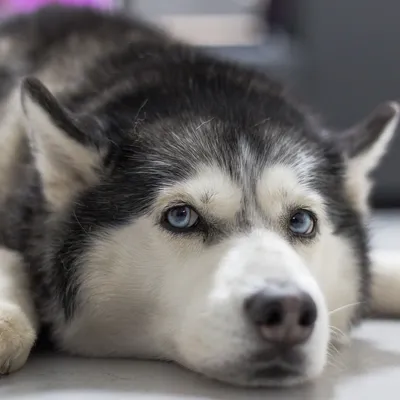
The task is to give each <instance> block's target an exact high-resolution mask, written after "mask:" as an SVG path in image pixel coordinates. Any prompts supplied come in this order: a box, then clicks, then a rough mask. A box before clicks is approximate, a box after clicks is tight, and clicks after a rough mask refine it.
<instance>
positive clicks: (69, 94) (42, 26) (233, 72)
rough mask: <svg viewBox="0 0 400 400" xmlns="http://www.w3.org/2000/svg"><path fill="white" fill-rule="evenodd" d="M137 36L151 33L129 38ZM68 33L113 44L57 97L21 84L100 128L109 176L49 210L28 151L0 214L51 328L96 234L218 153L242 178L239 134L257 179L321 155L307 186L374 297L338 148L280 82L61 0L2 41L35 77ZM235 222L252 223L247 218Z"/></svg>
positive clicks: (59, 121)
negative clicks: (271, 167) (58, 209)
mask: <svg viewBox="0 0 400 400" xmlns="http://www.w3.org/2000/svg"><path fill="white" fill-rule="evenodd" d="M129 33H132V35H133V36H134V34H139V35H140V36H141V37H143V38H144V39H142V40H134V39H128V38H127V37H128V36H129ZM71 35H78V36H82V37H88V36H90V37H92V36H93V37H98V40H99V41H101V40H102V38H103V37H105V36H107V38H108V40H114V42H115V46H113V47H111V49H108V50H107V51H105V52H104V54H102V55H101V56H99V57H96V59H94V60H93V61H92V62H91V63H88V64H87V65H85V66H84V67H83V68H82V72H81V75H80V76H76V77H75V79H76V81H77V82H79V85H75V86H74V85H72V87H71V88H68V87H67V88H66V89H65V90H64V91H62V92H60V93H57V94H54V98H53V95H50V94H49V93H47V92H45V91H43V90H42V89H41V86H40V85H39V84H38V83H37V81H35V80H32V79H31V80H27V81H25V90H27V91H28V92H29V93H30V94H31V96H33V97H34V98H35V101H36V102H38V103H39V104H41V105H42V106H43V107H44V109H45V110H46V111H47V112H48V113H49V114H50V115H51V117H52V118H53V119H54V120H55V124H56V125H57V126H58V127H60V128H61V129H64V130H65V131H66V132H67V133H68V134H69V135H71V136H72V137H73V138H74V139H76V140H78V141H79V142H81V143H82V144H84V145H86V144H88V143H93V135H95V136H96V137H101V143H102V146H103V145H104V146H105V147H106V148H107V154H106V156H105V158H104V160H105V161H104V163H105V164H104V165H102V166H101V169H102V172H101V179H100V181H99V183H98V184H96V185H94V186H93V187H89V188H87V190H86V191H84V192H83V193H81V194H79V196H78V197H77V198H76V199H74V201H73V202H71V204H70V206H69V208H68V210H67V212H66V213H64V214H63V215H61V216H57V217H55V218H49V215H50V210H49V209H48V207H47V205H46V204H45V201H44V200H43V194H42V189H41V185H40V181H39V177H38V176H37V174H36V172H35V171H34V170H33V166H32V162H31V158H30V156H27V157H28V161H27V162H26V163H25V164H24V165H25V166H24V168H22V169H23V176H24V179H21V181H20V184H19V185H17V188H16V189H15V191H14V192H13V193H12V194H11V195H10V197H9V199H7V201H6V202H5V203H4V204H3V205H2V209H1V218H0V221H1V225H0V237H1V238H2V243H3V244H5V245H6V246H9V247H11V248H15V249H18V250H19V251H20V252H21V253H22V254H24V257H25V259H26V261H27V263H28V265H29V271H30V272H31V274H32V282H33V288H32V289H33V291H34V293H35V295H36V300H37V304H38V308H39V310H40V311H41V317H42V320H43V322H44V323H46V324H49V326H50V328H51V330H52V329H54V328H57V326H56V324H57V321H58V317H59V316H60V315H62V316H63V318H65V319H66V320H68V319H70V318H71V317H72V316H73V315H74V311H75V306H76V302H75V297H76V293H77V290H78V289H79V282H78V280H77V279H76V277H77V274H76V269H77V268H79V267H78V263H77V261H78V260H79V259H80V257H81V256H82V254H83V253H84V252H85V249H87V247H88V246H90V245H91V242H92V238H94V237H95V235H96V233H97V232H99V231H105V229H106V228H109V227H115V226H121V225H123V224H127V223H128V222H129V221H131V220H132V219H134V218H137V217H138V216H140V215H143V214H144V213H146V212H147V211H148V210H149V208H150V207H151V205H152V202H153V200H154V198H155V196H156V194H157V190H158V188H159V187H160V186H161V185H165V184H166V183H172V182H174V181H179V180H181V179H184V178H186V177H188V176H190V175H192V174H193V173H194V172H195V171H196V169H197V168H198V166H199V164H200V163H205V164H212V163H215V162H218V164H219V165H220V166H221V167H222V168H223V169H225V170H226V171H227V172H228V173H229V174H230V175H231V176H232V177H233V178H234V179H235V180H237V181H239V182H240V181H241V179H242V176H241V167H240V161H241V158H242V155H241V146H242V145H243V143H246V144H247V145H248V147H249V148H250V150H251V153H252V155H253V158H254V161H253V163H252V165H250V166H248V169H247V171H246V172H247V173H248V174H249V176H251V180H252V181H253V182H254V181H255V180H256V177H257V176H258V174H259V173H260V172H261V171H262V169H263V166H264V165H265V164H266V163H270V162H274V161H278V160H279V161H281V162H285V163H289V164H291V163H293V162H295V161H296V159H297V157H298V154H300V153H301V152H303V151H307V152H310V153H312V154H313V156H314V157H315V159H316V161H317V162H316V164H315V168H314V170H313V171H312V173H310V177H309V184H310V185H312V186H313V187H314V188H315V189H316V190H317V191H319V192H320V193H321V195H322V196H323V197H324V199H325V201H326V205H327V209H328V211H329V217H330V220H331V221H332V223H333V224H334V226H335V234H337V235H343V236H346V237H347V238H348V240H350V241H351V242H352V244H353V247H354V249H355V251H356V253H357V256H358V260H359V266H360V269H361V275H362V277H363V279H362V281H363V283H362V289H363V291H364V293H363V298H362V299H361V300H362V301H364V300H365V299H366V297H367V294H368V288H369V272H368V271H369V260H368V256H367V250H368V249H367V246H368V245H367V235H366V231H365V228H364V226H363V223H362V220H361V217H360V215H359V214H358V212H357V210H356V209H355V207H354V205H353V204H352V203H351V202H350V200H349V199H348V197H347V194H346V191H345V188H344V172H345V169H344V168H345V166H344V160H343V157H342V149H341V148H340V147H339V146H338V145H336V142H332V141H331V140H327V139H326V137H325V136H323V135H322V134H321V133H320V130H319V127H318V125H317V124H316V122H315V121H314V120H313V119H312V118H311V117H309V116H308V114H306V113H304V112H303V110H302V109H301V108H300V107H299V106H297V105H296V104H295V103H294V102H293V101H292V100H291V99H290V98H289V97H288V96H287V94H286V93H285V92H284V90H283V88H282V87H281V86H280V85H279V84H277V83H275V82H274V81H272V80H270V79H269V78H268V77H267V76H265V75H264V74H262V73H259V72H255V71H252V70H250V69H247V68H245V67H241V66H237V65H235V64H232V63H229V62H224V61H218V60H216V59H214V58H212V57H210V56H208V55H206V54H203V53H201V52H199V51H197V50H195V49H193V48H192V47H189V46H186V45H184V44H181V43H178V42H174V41H171V40H170V39H169V38H164V37H163V35H162V34H161V33H159V32H158V31H156V30H153V29H152V28H149V27H147V26H144V25H143V24H142V23H138V22H136V21H131V20H129V19H127V18H124V17H120V16H106V15H104V14H101V13H98V12H94V11H89V10H81V11H75V10H69V9H63V8H59V7H51V8H47V9H43V10H42V11H39V12H38V13H36V14H34V15H33V16H23V17H18V18H16V19H13V20H11V21H9V22H7V23H6V24H5V25H3V27H2V28H1V29H0V40H1V38H2V37H9V36H10V37H14V36H15V37H17V39H18V40H21V41H23V42H24V50H23V52H22V55H21V60H20V61H21V62H22V65H23V66H24V67H23V68H22V72H21V71H17V70H15V69H13V65H10V66H7V71H9V72H7V73H9V74H12V75H13V76H17V78H22V77H23V76H24V75H27V74H29V75H36V74H37V72H38V71H40V69H41V68H43V66H45V65H46V62H48V60H49V57H50V59H51V54H53V53H54V52H56V51H62V49H63V46H64V45H65V43H67V41H68V38H69V37H70V36H71ZM10 71H11V72H10ZM44 83H45V84H46V82H44ZM3 92H4V93H5V92H8V90H6V87H4V88H3V89H1V90H0V93H3ZM85 118H86V119H85ZM87 119H89V120H90V121H96V122H95V126H96V129H95V130H96V133H95V134H94V133H93V131H92V129H89V128H88V126H89V127H91V126H92V125H90V124H89V125H87V124H86V125H85V123H84V122H79V121H85V120H87ZM77 121H78V122H77ZM76 123H77V124H78V125H76ZM79 123H80V125H79ZM77 126H79V128H78V127H77ZM85 128H86V129H85ZM99 130H100V131H99ZM100 147H101V146H100ZM159 165H162V167H159ZM27 171H29V173H28V172H27ZM149 171H151V174H150V173H148V172H149ZM249 201H250V199H249ZM244 214H245V213H244ZM50 216H51V215H50ZM238 221H240V223H239V225H240V227H241V228H243V229H246V223H247V222H246V219H245V218H244V217H242V218H238ZM15 227H18V229H17V230H16V229H15ZM240 227H239V228H240ZM15 235H16V236H17V237H14V236H15ZM211 245H212V244H211Z"/></svg>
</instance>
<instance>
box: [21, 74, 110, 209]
mask: <svg viewBox="0 0 400 400" xmlns="http://www.w3.org/2000/svg"><path fill="white" fill-rule="evenodd" d="M21 101H22V107H23V110H24V115H25V120H26V128H27V131H28V133H29V140H30V143H31V147H32V150H33V155H34V158H35V162H36V166H37V169H38V171H39V174H40V176H41V181H42V184H43V191H44V195H45V197H46V199H47V201H48V203H49V205H50V206H51V207H52V208H53V210H58V209H62V208H63V207H64V206H65V205H66V204H67V203H68V202H69V201H70V200H71V198H72V197H73V196H74V195H76V193H78V192H79V191H81V190H83V189H85V188H87V187H89V186H90V185H92V184H94V183H95V182H96V180H97V179H98V176H99V169H100V168H101V164H102V158H103V155H104V154H105V152H106V146H105V145H104V144H103V143H101V142H100V140H99V139H98V138H100V135H98V136H96V133H97V132H96V129H97V126H96V124H95V122H94V121H93V120H92V119H90V118H88V117H85V118H83V117H80V118H76V117H74V116H73V115H71V113H69V112H68V111H67V110H65V109H64V108H63V107H62V106H61V105H60V104H59V103H58V101H57V100H56V99H55V98H54V96H53V95H52V94H51V93H50V92H49V91H48V90H47V88H46V87H45V86H44V85H43V84H42V83H41V82H40V81H39V80H38V79H36V78H26V79H25V80H24V82H23V84H22V87H21Z"/></svg>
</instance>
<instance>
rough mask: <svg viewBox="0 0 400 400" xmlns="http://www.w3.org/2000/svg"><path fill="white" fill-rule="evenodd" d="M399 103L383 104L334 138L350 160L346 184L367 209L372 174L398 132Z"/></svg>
mask: <svg viewBox="0 0 400 400" xmlns="http://www.w3.org/2000/svg"><path fill="white" fill-rule="evenodd" d="M399 116H400V105H399V104H398V103H396V102H390V103H386V104H383V105H381V106H379V107H378V108H376V109H375V111H373V112H372V113H371V115H370V116H369V117H368V118H366V119H365V120H364V121H363V122H361V123H360V124H358V125H356V126H354V127H352V128H350V129H348V130H346V131H343V132H340V133H339V134H337V135H335V141H336V143H337V145H338V146H339V148H340V149H341V150H342V152H343V154H344V156H345V157H346V159H347V162H348V166H347V169H348V170H347V175H348V178H347V185H348V192H349V193H350V195H351V197H352V199H353V201H355V202H356V205H357V206H358V207H359V208H360V209H361V210H362V211H367V210H368V197H369V194H370V191H371V182H370V180H369V174H370V173H371V172H372V171H373V170H374V169H375V168H376V167H377V166H378V165H379V162H380V161H381V159H382V157H383V156H384V154H385V153H386V151H387V148H388V145H389V143H390V141H391V139H392V138H393V135H394V133H395V132H396V129H397V126H398V123H399Z"/></svg>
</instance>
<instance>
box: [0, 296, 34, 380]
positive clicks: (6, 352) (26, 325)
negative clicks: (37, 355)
mask: <svg viewBox="0 0 400 400" xmlns="http://www.w3.org/2000/svg"><path fill="white" fill-rule="evenodd" d="M35 339H36V334H35V330H34V328H33V327H32V324H31V323H30V322H29V320H28V318H27V317H26V315H25V314H24V312H23V311H22V310H21V309H20V308H19V307H16V306H11V305H4V304H0V376H1V375H6V374H9V373H10V372H14V371H17V370H19V369H20V368H22V367H23V366H24V364H25V363H26V360H27V359H28V356H29V353H30V351H31V349H32V346H33V344H34V342H35Z"/></svg>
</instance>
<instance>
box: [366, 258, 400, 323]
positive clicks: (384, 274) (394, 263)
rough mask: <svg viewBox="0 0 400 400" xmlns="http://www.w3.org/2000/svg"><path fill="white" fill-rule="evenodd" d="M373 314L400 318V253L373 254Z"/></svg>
mask: <svg viewBox="0 0 400 400" xmlns="http://www.w3.org/2000/svg"><path fill="white" fill-rule="evenodd" d="M371 259H372V293H371V295H372V302H371V308H372V312H373V313H375V314H378V315H386V316H392V317H394V316H396V317H400V253H399V252H396V251H392V252H390V251H374V252H372V257H371Z"/></svg>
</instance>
